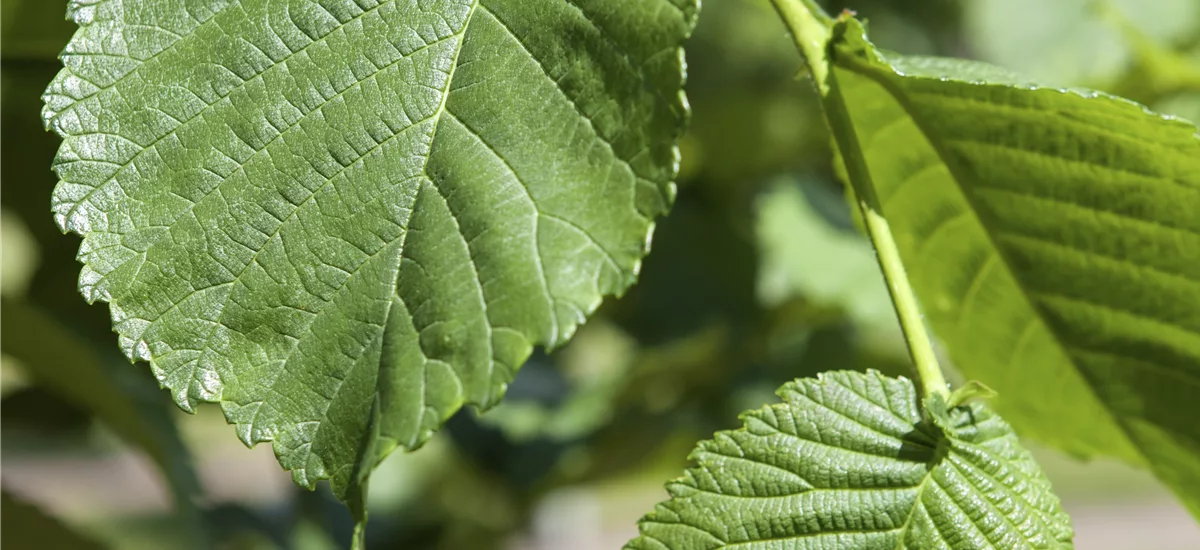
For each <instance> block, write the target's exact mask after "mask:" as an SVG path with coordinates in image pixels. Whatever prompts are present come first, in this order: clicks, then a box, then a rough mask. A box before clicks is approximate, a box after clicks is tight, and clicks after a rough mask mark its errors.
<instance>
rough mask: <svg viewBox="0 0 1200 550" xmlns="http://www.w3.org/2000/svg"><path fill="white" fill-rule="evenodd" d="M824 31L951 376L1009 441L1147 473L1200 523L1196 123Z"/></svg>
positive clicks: (1199, 151)
mask: <svg viewBox="0 0 1200 550" xmlns="http://www.w3.org/2000/svg"><path fill="white" fill-rule="evenodd" d="M838 30H839V32H840V33H841V34H840V36H839V38H838V39H837V44H836V46H835V48H834V54H835V64H836V69H835V70H834V72H833V77H834V90H833V93H836V94H840V98H841V101H843V103H844V105H845V109H846V111H847V113H846V124H849V125H851V126H852V131H853V132H854V134H855V135H856V137H857V140H858V143H859V144H860V148H861V155H858V157H859V160H860V161H861V162H862V163H863V166H864V168H865V170H866V171H867V172H868V173H869V176H870V179H871V180H872V183H873V185H874V188H875V191H876V194H877V195H878V198H879V203H880V205H881V208H882V211H883V214H884V215H885V216H886V217H887V218H888V220H889V222H890V224H891V227H892V231H893V232H894V233H895V235H896V240H897V242H898V244H899V246H900V250H901V253H902V255H903V257H904V262H905V265H906V267H907V269H908V272H909V275H910V276H911V278H912V281H913V285H914V287H915V288H916V290H917V293H918V295H919V297H920V298H921V300H922V304H923V306H924V310H925V314H926V318H927V320H928V322H929V323H930V324H931V325H932V327H933V328H934V330H935V331H936V332H937V334H938V335H939V336H940V337H941V338H942V339H943V340H944V341H945V343H946V346H947V347H948V349H949V351H950V354H951V356H952V357H953V358H954V361H955V363H956V365H957V366H958V367H959V368H960V370H962V372H963V373H964V374H965V375H966V376H967V377H968V378H974V379H978V380H980V381H982V382H984V383H986V384H987V385H988V386H990V387H992V388H995V390H996V391H997V392H999V397H997V398H996V399H995V400H994V401H992V403H993V404H994V406H995V408H996V409H997V410H998V411H999V412H1000V413H1002V414H1003V415H1004V417H1005V419H1007V420H1008V421H1009V422H1011V423H1012V425H1013V426H1014V427H1015V428H1016V429H1017V430H1018V431H1019V432H1020V433H1021V434H1022V435H1029V436H1032V437H1035V438H1037V439H1039V440H1041V441H1044V442H1048V443H1050V444H1052V445H1054V446H1056V447H1058V448H1060V449H1063V450H1066V451H1069V452H1071V453H1073V454H1077V455H1081V456H1094V455H1110V456H1117V457H1121V458H1124V459H1125V460H1127V461H1130V462H1133V463H1135V464H1138V463H1148V464H1149V465H1150V466H1151V467H1152V468H1153V470H1154V471H1155V473H1156V474H1157V475H1158V477H1159V478H1160V479H1162V480H1163V481H1164V482H1165V483H1167V484H1168V485H1169V486H1171V487H1172V488H1173V489H1174V490H1175V492H1176V493H1177V494H1178V495H1179V496H1180V497H1181V498H1182V499H1183V500H1184V501H1185V502H1186V503H1187V504H1188V506H1190V507H1191V509H1192V511H1193V513H1197V514H1200V424H1197V423H1196V422H1195V421H1194V417H1195V415H1194V414H1192V413H1190V412H1189V411H1194V410H1195V396H1196V392H1197V390H1198V389H1200V262H1197V261H1196V259H1197V258H1200V216H1197V215H1196V213H1197V212H1198V211H1200V140H1198V139H1197V137H1196V128H1195V126H1193V125H1192V124H1190V123H1186V122H1183V121H1180V120H1177V119H1172V118H1169V117H1164V116H1160V115H1157V114H1155V113H1152V112H1150V111H1148V110H1147V109H1145V108H1144V107H1142V106H1140V105H1137V104H1134V103H1132V102H1129V101H1125V100H1122V99H1118V98H1114V97H1111V96H1106V95H1103V94H1099V93H1094V92H1084V91H1073V90H1062V89H1054V88H1046V87H1040V86H1037V85H1034V84H1031V83H1028V82H1024V81H1022V80H1020V79H1016V78H1014V77H1012V76H1010V75H1007V74H1006V73H1004V72H1003V71H1001V70H999V69H996V68H994V67H990V66H987V65H981V64H977V63H969V62H963V61H956V60H946V59H933V58H912V57H900V56H895V57H893V56H888V57H884V56H882V55H881V54H880V53H879V52H878V51H876V50H875V49H874V47H873V46H871V45H870V44H869V43H868V42H867V41H866V40H865V37H864V36H863V34H862V30H861V27H860V26H859V25H858V23H857V22H855V21H852V20H851V21H847V22H845V23H843V24H842V26H840V27H839V29H838ZM848 161H849V162H854V161H853V160H848Z"/></svg>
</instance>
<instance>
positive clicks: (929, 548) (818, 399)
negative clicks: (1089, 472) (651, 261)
mask: <svg viewBox="0 0 1200 550" xmlns="http://www.w3.org/2000/svg"><path fill="white" fill-rule="evenodd" d="M778 393H779V396H780V397H782V398H783V401H784V402H783V403H780V404H776V405H769V406H767V407H764V408H762V409H758V410H755V411H750V412H747V413H745V414H743V415H742V421H743V422H744V423H745V426H744V427H743V428H741V429H738V430H734V431H728V432H719V433H717V434H716V436H715V437H714V438H713V439H712V440H709V441H704V442H701V443H700V445H698V446H697V447H696V450H695V451H693V453H692V455H691V459H692V460H693V461H694V462H695V464H696V465H695V467H693V468H691V469H689V470H688V471H687V473H686V475H685V476H684V477H683V478H681V479H679V480H677V481H675V482H674V483H671V484H670V485H668V486H667V491H668V492H669V493H670V495H671V499H670V500H668V501H666V502H664V503H662V504H659V505H658V506H657V507H656V508H655V510H654V512H653V513H651V514H649V515H648V516H646V518H644V519H643V520H642V522H641V524H640V528H641V536H640V537H638V538H637V539H635V540H633V541H631V542H630V543H629V544H628V545H627V546H626V548H627V549H630V550H665V549H672V550H674V549H679V550H685V549H686V550H708V549H712V550H716V549H719V548H747V549H749V548H755V549H759V548H761V549H764V550H765V549H769V548H789V549H797V550H799V549H812V550H817V549H824V548H839V549H845V550H868V549H869V550H876V549H878V550H898V549H911V550H936V549H954V550H969V549H981V550H982V549H991V548H1023V549H1034V548H1047V549H1065V548H1072V544H1071V538H1072V536H1073V531H1072V528H1071V524H1070V518H1068V517H1067V515H1066V513H1064V512H1063V511H1062V508H1061V506H1060V504H1059V501H1058V498H1057V497H1056V496H1054V494H1053V493H1052V492H1051V491H1050V483H1049V481H1047V480H1046V479H1045V477H1044V476H1043V475H1042V473H1041V470H1040V469H1039V468H1038V466H1037V464H1036V463H1035V462H1034V461H1033V458H1032V457H1031V456H1030V455H1029V453H1028V452H1027V451H1025V450H1024V449H1023V448H1022V447H1021V446H1020V443H1019V442H1018V441H1017V437H1016V435H1014V434H1013V432H1012V430H1011V429H1010V428H1009V426H1008V424H1006V423H1005V422H1004V421H1003V420H1001V419H1000V417H998V416H996V415H995V414H994V413H992V412H991V411H990V410H988V409H987V408H985V407H983V406H982V405H978V404H975V405H971V406H969V407H966V406H964V407H957V408H954V409H947V408H946V406H945V402H944V401H942V400H941V398H940V397H934V398H931V399H930V400H928V401H926V407H925V408H926V414H925V415H923V414H922V412H921V409H920V408H918V405H917V399H918V396H917V393H916V390H915V388H914V387H913V384H912V382H910V381H908V380H906V379H904V378H888V377H885V376H883V375H881V374H879V373H878V372H874V371H871V372H868V373H865V374H864V373H858V372H847V371H842V372H827V373H823V374H822V375H820V376H819V377H818V378H816V379H799V380H796V381H794V382H790V383H788V384H785V385H784V386H783V387H782V388H780V389H779V392H778Z"/></svg>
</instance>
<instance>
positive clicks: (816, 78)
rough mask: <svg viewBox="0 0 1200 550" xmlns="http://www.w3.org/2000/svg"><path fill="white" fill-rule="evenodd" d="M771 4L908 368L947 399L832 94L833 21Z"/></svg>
mask: <svg viewBox="0 0 1200 550" xmlns="http://www.w3.org/2000/svg"><path fill="white" fill-rule="evenodd" d="M771 2H772V3H773V4H774V5H775V9H776V11H778V12H779V16H780V18H782V19H783V22H784V25H786V26H787V28H788V31H790V32H791V33H792V40H793V41H794V42H795V44H796V48H797V49H798V50H800V54H801V55H802V56H804V59H805V62H806V63H807V65H808V69H809V72H811V73H812V77H813V82H814V83H815V84H816V87H817V92H818V93H819V94H820V96H821V107H822V111H824V113H825V121H826V123H828V125H829V129H830V131H831V132H832V133H833V137H834V139H835V140H836V141H837V145H838V148H839V149H840V151H841V153H842V160H843V162H844V163H845V165H846V172H847V173H848V174H849V176H850V183H851V186H852V187H853V188H854V192H855V195H856V196H857V198H858V206H859V208H860V209H861V210H862V215H863V221H864V222H865V225H866V229H867V236H868V237H869V238H870V239H871V244H872V245H873V246H874V247H875V257H876V259H877V260H878V261H879V267H880V269H881V270H882V271H883V277H884V279H885V280H886V281H887V287H888V293H889V294H890V295H891V298H892V305H893V306H894V307H895V308H896V315H897V317H899V319H900V328H901V330H902V331H903V332H904V339H905V341H906V343H907V344H908V351H909V354H910V355H911V356H912V360H913V364H914V365H916V369H917V376H918V378H920V379H921V385H922V386H923V389H924V394H925V395H926V396H927V397H928V396H931V395H934V394H939V395H941V396H942V397H943V398H948V396H949V389H948V387H947V384H946V378H945V376H944V375H943V374H942V369H941V366H940V365H939V364H938V360H937V355H936V354H934V351H933V344H932V341H931V340H930V339H929V332H928V331H927V330H926V329H925V322H924V319H923V318H922V315H921V308H920V305H919V303H918V302H917V296H916V293H914V292H913V288H912V285H911V284H910V283H909V281H908V274H907V273H906V272H905V270H904V263H903V261H901V259H900V250H899V248H898V247H897V246H896V240H895V238H894V237H893V236H892V231H891V229H890V228H889V227H888V222H887V219H886V218H884V216H883V213H882V210H881V208H880V207H879V200H878V199H877V197H876V195H875V187H874V184H873V183H872V182H871V174H870V171H869V170H868V167H867V163H866V158H865V157H864V155H863V153H862V149H861V148H860V147H859V142H858V137H857V136H856V135H855V132H854V126H853V124H852V121H851V119H850V113H849V111H848V109H847V108H846V104H845V102H844V100H843V99H842V97H841V96H840V95H839V94H837V93H833V92H832V89H833V87H834V86H835V85H836V76H835V75H833V74H832V72H831V71H830V60H829V58H828V47H829V41H830V38H831V35H832V27H833V24H834V20H833V19H832V18H830V17H829V15H828V14H826V13H825V12H824V11H823V10H822V9H821V7H820V6H818V5H816V2H815V1H814V0H771Z"/></svg>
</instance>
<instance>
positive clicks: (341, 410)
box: [44, 0, 697, 518]
mask: <svg viewBox="0 0 1200 550" xmlns="http://www.w3.org/2000/svg"><path fill="white" fill-rule="evenodd" d="M696 10H697V8H696V5H695V2H694V1H692V0H623V1H614V0H570V1H568V0H540V1H530V0H476V1H471V0H440V1H429V2H425V1H420V2H419V1H416V0H393V1H386V0H380V1H375V0H353V1H352V0H322V1H319V2H314V1H312V0H272V1H268V0H188V1H182V0H176V1H167V2H164V1H162V0H124V1H108V2H83V1H77V2H74V3H73V4H72V9H71V15H72V17H73V18H74V19H75V21H76V22H77V23H79V25H80V29H79V31H78V33H77V34H76V35H75V37H74V39H73V40H72V41H71V43H70V45H68V47H67V49H66V52H65V53H64V55H63V62H64V64H65V65H66V70H64V71H63V72H62V73H61V74H60V75H59V76H58V78H56V79H55V80H54V81H53V82H52V83H51V84H50V86H49V88H48V89H47V92H46V95H45V100H46V109H45V112H44V116H45V120H46V123H47V125H48V126H49V127H50V128H52V129H54V130H55V131H57V132H58V133H59V134H61V135H62V136H63V137H64V142H63V145H62V148H61V149H60V151H59V155H58V159H57V161H56V164H55V169H56V170H57V173H58V175H59V177H60V178H61V180H62V181H61V183H60V184H59V186H58V188H57V189H56V191H55V194H54V202H53V208H54V212H55V215H56V217H57V220H58V222H59V224H60V225H61V227H62V228H63V229H64V230H69V231H74V232H77V233H79V234H81V235H83V236H84V243H83V245H82V248H81V250H80V258H81V260H82V261H83V262H84V268H83V272H82V274H81V277H80V288H81V290H82V292H83V294H84V295H85V296H86V297H87V298H88V299H89V300H104V301H107V302H110V304H111V309H112V315H113V321H114V325H115V327H116V330H117V332H118V333H119V335H120V342H121V346H122V348H123V349H124V350H125V352H126V353H127V354H128V355H129V356H130V357H131V358H135V359H144V360H148V361H149V362H150V364H151V366H152V368H153V370H154V372H155V374H156V375H157V376H158V378H159V380H160V381H161V382H162V383H163V385H165V386H166V387H168V388H169V389H170V390H171V392H172V395H173V396H174V397H175V399H176V401H177V402H178V403H179V404H180V406H182V407H184V408H185V409H188V410H191V409H193V408H194V407H195V406H196V404H197V403H198V402H202V401H212V402H220V403H221V405H222V408H223V409H224V412H225V415H226V418H227V419H228V420H229V422H230V423H233V424H236V425H237V433H238V435H239V437H240V438H241V439H242V440H243V441H245V442H246V443H247V444H253V443H257V442H261V441H272V442H273V444H274V448H275V452H276V455H277V456H278V457H279V460H280V463H281V464H282V465H283V466H284V467H285V468H287V469H289V470H292V473H293V477H294V479H295V480H296V482H297V483H299V484H301V485H305V486H309V487H311V486H312V485H313V483H314V482H316V481H317V480H320V479H326V478H330V479H331V480H332V484H333V488H334V491H335V493H336V494H337V495H339V497H341V498H342V499H344V500H347V501H348V502H350V503H351V504H352V507H355V503H358V502H359V501H360V500H361V490H362V484H363V483H364V482H365V479H366V476H367V474H368V473H369V472H370V470H371V469H372V468H373V467H374V466H375V464H376V463H377V462H378V461H379V460H380V459H381V458H382V457H383V456H385V455H386V454H387V453H388V452H390V451H391V450H392V449H394V448H395V447H397V446H404V447H406V448H414V447H416V446H419V445H420V444H421V443H422V442H423V441H425V440H426V439H427V438H428V437H429V435H430V433H431V432H432V431H433V430H435V429H436V428H437V427H438V426H439V425H440V424H441V423H442V421H443V420H445V419H446V418H448V417H449V416H450V415H451V414H453V413H454V412H455V411H456V410H458V409H459V408H460V407H462V406H463V405H464V404H474V405H477V406H480V407H484V408H486V407H489V406H491V405H493V404H494V403H496V402H497V400H499V399H500V397H501V395H502V394H503V393H504V389H505V387H506V385H507V383H508V382H509V381H510V380H511V379H512V377H513V373H514V371H515V370H516V369H517V368H518V367H519V366H520V365H521V363H522V362H523V361H524V360H525V359H526V357H528V355H529V353H530V352H531V350H532V347H533V346H534V345H545V346H548V347H553V346H555V345H557V344H560V343H562V342H563V341H565V340H566V339H567V338H569V337H570V335H571V333H572V332H573V331H574V330H575V327H576V326H577V325H578V324H579V323H581V322H583V320H584V318H585V316H586V315H587V314H589V313H590V312H592V311H593V310H594V309H595V308H596V307H597V305H598V304H599V303H600V301H601V299H602V297H603V296H605V295H609V294H614V293H619V292H621V291H622V290H624V289H625V288H626V287H628V286H629V285H630V284H631V283H632V281H633V279H634V277H635V276H636V274H637V271H638V267H639V265H640V261H641V258H642V256H643V255H644V254H645V253H646V251H647V248H648V246H649V237H650V234H651V231H652V229H653V220H654V218H655V217H656V216H658V215H660V214H662V213H663V212H665V211H666V209H667V208H668V206H669V205H670V203H671V200H672V198H673V194H674V185H673V183H672V178H673V176H674V174H675V170H676V165H677V156H678V155H677V152H676V149H675V138H676V136H677V135H678V134H679V132H680V128H681V125H682V122H683V119H684V117H685V115H686V103H685V101H684V99H683V95H682V91H681V86H682V83H683V60H682V55H681V50H680V46H681V43H682V41H683V40H684V38H685V37H686V36H687V35H688V33H689V32H690V30H691V27H692V25H693V23H694V20H695V17H696ZM355 512H356V513H357V514H358V515H359V517H360V518H361V517H362V510H361V509H356V510H355Z"/></svg>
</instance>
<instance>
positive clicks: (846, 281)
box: [755, 182, 896, 328]
mask: <svg viewBox="0 0 1200 550" xmlns="http://www.w3.org/2000/svg"><path fill="white" fill-rule="evenodd" d="M801 184H803V183H801ZM817 192H818V191H812V193H814V194H815V193H817ZM805 194H806V193H805V192H804V191H802V190H801V187H800V185H798V184H796V183H794V182H786V183H784V182H780V183H777V184H775V185H773V186H772V187H771V188H770V189H768V191H767V192H766V193H765V194H764V195H763V196H762V197H760V199H759V202H758V205H757V206H758V208H757V220H756V224H755V225H756V232H757V234H758V235H757V236H758V245H759V255H760V262H761V263H760V265H759V271H758V294H759V298H760V300H761V301H762V302H763V303H764V304H765V305H767V306H769V307H775V306H778V305H780V304H782V303H783V302H785V301H787V300H789V299H793V298H797V297H804V298H807V299H809V300H812V301H814V302H816V303H818V304H821V305H833V306H841V307H843V308H844V309H845V310H846V313H847V314H848V315H849V316H850V318H852V319H853V320H855V321H856V322H860V323H863V324H865V325H868V326H871V327H884V328H893V327H895V326H896V310H895V309H893V307H892V302H891V298H889V297H888V291H887V286H886V285H885V283H884V281H883V277H882V275H881V274H880V271H879V262H877V261H876V260H875V253H874V251H873V250H872V249H871V244H870V243H869V242H868V241H867V240H866V239H864V238H863V237H862V235H861V234H858V233H856V232H854V231H853V230H852V229H851V230H843V229H839V228H838V227H835V226H833V225H832V224H830V223H829V222H828V221H826V220H823V219H822V218H821V215H820V214H819V213H818V212H817V210H816V208H815V207H814V205H813V204H810V203H809V200H808V199H807V198H806V197H805ZM833 200H834V201H836V202H837V203H838V206H841V205H842V203H843V201H842V199H841V197H834V198H833Z"/></svg>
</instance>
